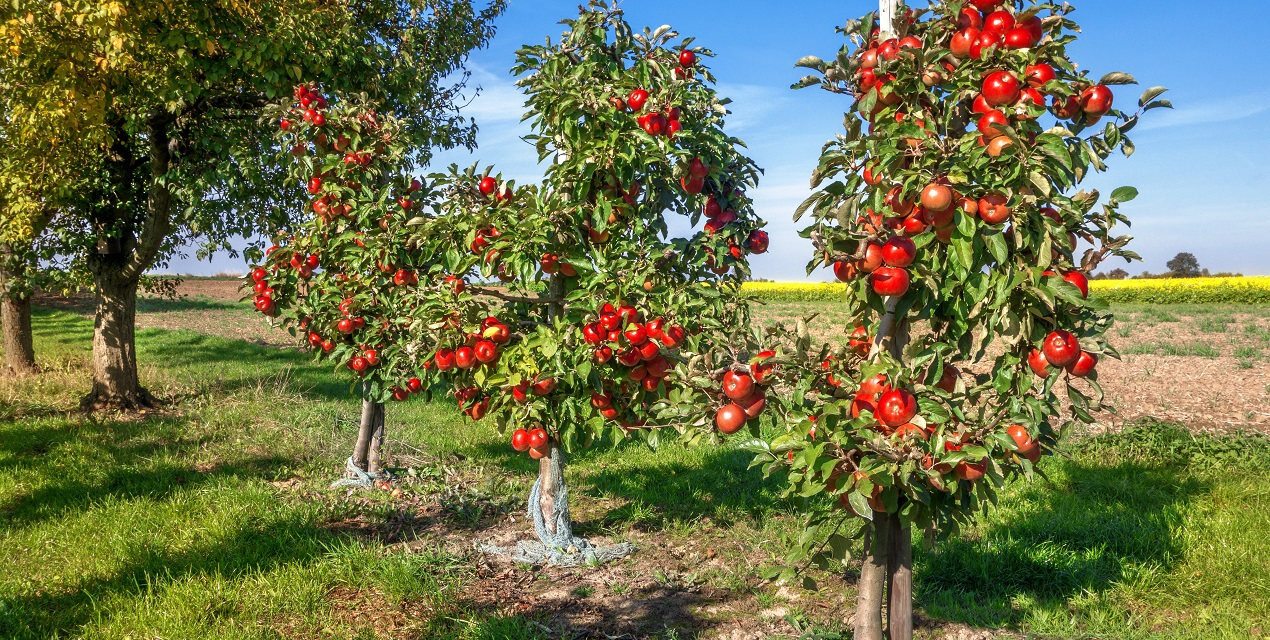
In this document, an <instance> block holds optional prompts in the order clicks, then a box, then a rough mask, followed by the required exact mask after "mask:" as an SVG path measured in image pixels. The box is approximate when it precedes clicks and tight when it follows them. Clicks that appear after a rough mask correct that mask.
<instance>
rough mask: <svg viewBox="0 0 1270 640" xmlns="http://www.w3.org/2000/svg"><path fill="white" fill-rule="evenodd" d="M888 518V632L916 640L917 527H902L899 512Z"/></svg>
mask: <svg viewBox="0 0 1270 640" xmlns="http://www.w3.org/2000/svg"><path fill="white" fill-rule="evenodd" d="M887 520H888V521H889V522H888V525H889V529H890V534H889V538H890V540H889V543H890V544H889V547H890V548H889V553H888V554H887V555H888V558H887V565H888V571H887V573H888V574H889V576H890V579H889V583H890V586H889V588H888V589H887V593H886V616H887V623H886V633H887V636H888V637H889V638H890V640H913V530H912V528H910V527H905V526H902V524H901V522H900V516H899V514H892V515H890V516H889V517H888V518H887Z"/></svg>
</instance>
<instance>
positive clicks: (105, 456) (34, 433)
mask: <svg viewBox="0 0 1270 640" xmlns="http://www.w3.org/2000/svg"><path fill="white" fill-rule="evenodd" d="M184 424H185V423H184V422H183V421H176V420H171V419H149V420H142V421H139V422H114V421H110V422H96V423H91V424H89V425H80V426H78V427H76V426H72V425H70V424H65V423H63V424H62V425H61V426H59V425H58V423H57V422H50V423H46V424H43V425H40V426H37V427H28V426H27V425H21V426H17V427H16V428H15V427H10V428H6V429H4V430H2V431H0V433H3V434H4V435H5V436H6V437H5V438H3V441H4V443H3V445H0V451H4V452H7V453H9V454H10V455H9V456H8V458H9V459H8V460H6V461H5V464H4V466H3V467H0V468H16V467H18V466H26V465H29V466H32V467H39V466H43V467H44V468H45V470H47V473H46V474H45V475H46V476H48V477H50V478H52V479H55V481H54V482H51V483H42V484H41V486H40V488H38V489H35V490H34V491H30V492H26V493H18V494H16V495H15V497H13V498H12V499H10V500H7V501H5V502H0V515H2V516H3V519H2V520H0V531H4V530H14V529H17V528H19V527H24V526H28V525H31V524H34V523H37V522H42V521H46V520H52V519H55V518H58V517H61V516H63V515H65V514H67V513H70V512H74V511H82V510H85V509H88V508H89V507H91V506H92V505H94V504H97V503H99V502H101V501H102V500H104V499H106V498H125V499H148V500H163V499H165V498H168V497H170V496H171V495H173V494H175V493H177V492H180V491H184V490H186V489H190V488H196V487H198V486H199V485H202V484H206V483H208V482H210V481H212V480H214V479H217V478H222V477H257V478H263V479H272V478H273V470H274V469H277V468H280V467H284V466H285V465H287V464H289V463H290V462H291V461H290V460H288V459H285V458H281V457H278V456H256V457H252V458H247V459H243V460H239V461H234V462H230V463H228V464H218V465H212V466H209V467H208V468H206V469H200V468H196V467H195V466H192V465H190V464H188V463H182V462H178V460H181V461H187V460H189V459H190V458H192V457H193V456H194V455H195V454H196V453H198V452H199V451H200V450H201V449H202V448H203V447H204V446H205V445H206V444H207V440H205V439H198V438H191V437H186V436H184V435H180V434H182V431H183V430H184V429H183V427H184ZM156 435H158V436H159V437H154V436H156ZM169 435H170V436H172V437H168V436H169ZM137 438H144V439H142V440H140V441H137V440H136V439H137ZM77 440H85V441H88V442H91V443H92V444H93V445H94V446H95V448H96V452H95V453H96V454H97V455H94V456H92V458H93V460H94V464H95V465H96V466H98V467H99V468H105V469H109V472H108V473H107V474H105V475H104V476H101V475H98V474H93V473H65V472H64V471H63V470H61V469H60V467H57V466H56V465H57V464H58V459H59V458H62V457H63V456H66V457H70V456H73V455H74V454H73V453H70V452H69V451H62V450H61V449H62V448H63V446H64V445H65V446H66V447H70V448H79V447H77V446H76V444H75V443H74V442H73V441H77ZM158 458H169V460H156V459H158Z"/></svg>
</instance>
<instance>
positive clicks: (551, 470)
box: [538, 442, 564, 534]
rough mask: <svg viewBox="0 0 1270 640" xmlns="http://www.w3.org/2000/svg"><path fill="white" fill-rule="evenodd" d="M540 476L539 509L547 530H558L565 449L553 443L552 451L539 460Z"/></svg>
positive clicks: (552, 531) (553, 531)
mask: <svg viewBox="0 0 1270 640" xmlns="http://www.w3.org/2000/svg"><path fill="white" fill-rule="evenodd" d="M538 478H539V479H540V480H542V484H541V485H540V486H539V487H538V509H539V510H540V511H541V512H542V521H543V522H544V523H545V524H546V525H547V531H549V532H551V533H552V534H556V533H559V532H558V531H556V492H557V491H559V488H560V487H561V486H563V485H564V451H563V450H561V449H560V447H558V446H556V444H555V443H554V442H553V443H552V444H551V450H550V453H549V454H548V455H547V456H546V457H545V458H542V459H541V460H539V461H538Z"/></svg>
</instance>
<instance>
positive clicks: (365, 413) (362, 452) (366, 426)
mask: <svg viewBox="0 0 1270 640" xmlns="http://www.w3.org/2000/svg"><path fill="white" fill-rule="evenodd" d="M378 417H379V409H378V407H377V406H376V403H375V402H374V401H373V400H362V419H361V422H360V423H359V424H358V427H357V443H356V444H354V445H353V466H355V467H357V468H358V469H361V470H362V471H368V470H369V469H370V446H371V441H372V440H374V438H375V428H376V422H377V421H378Z"/></svg>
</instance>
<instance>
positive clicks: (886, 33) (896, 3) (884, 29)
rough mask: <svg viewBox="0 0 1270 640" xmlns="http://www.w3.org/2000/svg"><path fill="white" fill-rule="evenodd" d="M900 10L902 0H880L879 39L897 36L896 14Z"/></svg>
mask: <svg viewBox="0 0 1270 640" xmlns="http://www.w3.org/2000/svg"><path fill="white" fill-rule="evenodd" d="M899 12H900V0H878V30H879V38H878V39H879V40H886V39H887V38H894V37H895V16H896V15H898V14H899Z"/></svg>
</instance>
